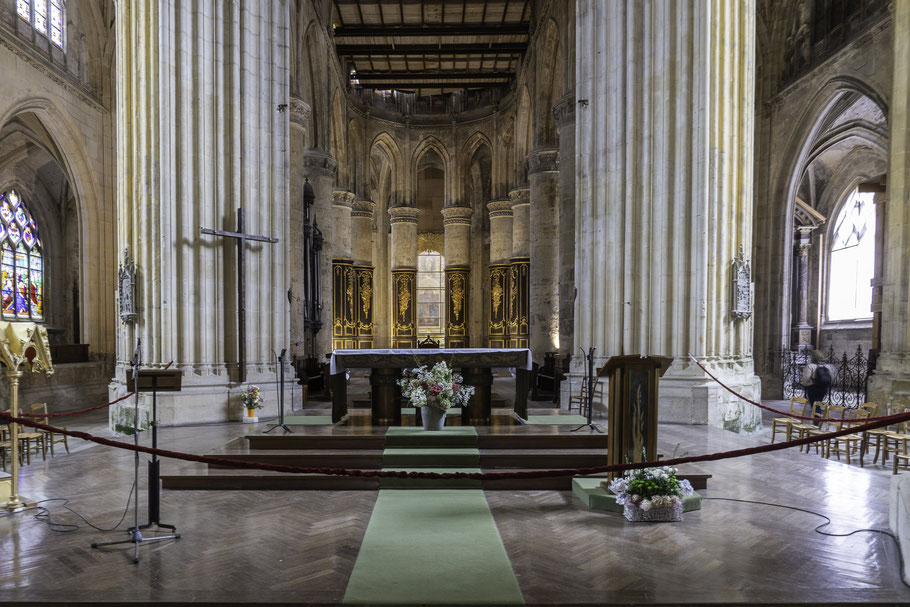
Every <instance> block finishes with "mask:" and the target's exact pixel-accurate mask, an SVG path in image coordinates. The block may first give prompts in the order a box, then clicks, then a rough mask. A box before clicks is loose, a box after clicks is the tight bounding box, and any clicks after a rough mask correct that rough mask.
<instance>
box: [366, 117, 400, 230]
mask: <svg viewBox="0 0 910 607" xmlns="http://www.w3.org/2000/svg"><path fill="white" fill-rule="evenodd" d="M379 160H382V161H383V162H384V163H385V166H387V167H388V175H387V178H388V180H389V187H388V194H387V200H383V201H382V204H383V208H385V206H393V205H396V204H399V203H401V202H402V201H404V200H406V192H405V180H404V166H403V165H402V163H401V149H400V148H399V147H398V144H397V143H395V140H394V139H392V136H391V135H389V133H388V132H386V131H383V132H381V133H379V134H378V135H376V136H375V137H374V138H373V141H372V143H370V164H371V166H372V165H374V164H376V165H377V170H378V169H379V168H380V167H379V166H378V165H379V164H380V163H379ZM377 195H378V194H372V193H371V196H377ZM372 200H373V202H376V203H377V205H378V204H379V203H380V201H379V200H376V198H375V197H373V198H372ZM377 209H378V207H377ZM374 217H375V215H374Z"/></svg>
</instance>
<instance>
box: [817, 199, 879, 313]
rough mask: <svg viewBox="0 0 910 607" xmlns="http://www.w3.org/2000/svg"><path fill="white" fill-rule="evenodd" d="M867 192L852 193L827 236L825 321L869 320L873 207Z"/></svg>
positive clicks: (873, 240) (872, 265)
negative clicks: (828, 257)
mask: <svg viewBox="0 0 910 607" xmlns="http://www.w3.org/2000/svg"><path fill="white" fill-rule="evenodd" d="M872 196H873V195H872V193H871V192H859V191H858V190H856V191H854V192H853V194H851V195H850V198H849V199H848V200H847V202H846V204H844V206H843V208H841V211H840V213H839V214H838V216H837V220H836V222H835V224H834V233H833V235H832V237H831V263H830V269H829V276H830V279H829V290H828V320H857V319H865V318H872V284H871V283H872V272H873V268H874V265H875V263H874V262H875V205H874V204H873V203H872Z"/></svg>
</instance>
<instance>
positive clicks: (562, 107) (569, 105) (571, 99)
mask: <svg viewBox="0 0 910 607" xmlns="http://www.w3.org/2000/svg"><path fill="white" fill-rule="evenodd" d="M553 116H554V117H555V118H556V124H557V125H558V126H566V125H568V124H574V123H575V93H574V92H572V93H569V94H568V95H564V96H562V97H560V98H559V99H558V100H557V101H556V103H554V104H553Z"/></svg>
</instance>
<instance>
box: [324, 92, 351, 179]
mask: <svg viewBox="0 0 910 607" xmlns="http://www.w3.org/2000/svg"><path fill="white" fill-rule="evenodd" d="M343 97H344V94H343V93H342V92H341V90H340V89H337V88H336V89H335V92H334V93H333V95H332V122H331V125H330V131H329V154H331V155H332V157H333V158H335V161H336V162H337V163H338V170H337V172H336V173H335V187H338V188H348V189H349V188H350V178H351V165H350V163H349V161H348V145H347V143H348V138H347V128H346V126H347V122H346V121H345V119H344V114H345V112H344V99H343Z"/></svg>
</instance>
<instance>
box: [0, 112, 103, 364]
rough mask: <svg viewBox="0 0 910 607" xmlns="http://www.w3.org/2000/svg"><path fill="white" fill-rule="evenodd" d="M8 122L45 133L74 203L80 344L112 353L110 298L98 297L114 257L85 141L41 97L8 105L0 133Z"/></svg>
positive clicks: (0, 116)
mask: <svg viewBox="0 0 910 607" xmlns="http://www.w3.org/2000/svg"><path fill="white" fill-rule="evenodd" d="M14 118H19V119H24V120H27V121H28V120H31V121H34V123H35V124H38V125H40V126H41V128H42V129H43V131H44V132H45V133H47V137H48V141H49V146H45V147H52V148H53V149H54V150H55V153H53V154H52V155H53V156H54V157H55V159H56V160H57V162H58V163H59V165H60V167H61V169H62V171H63V173H64V175H65V177H66V180H67V182H68V183H69V186H70V188H71V189H72V191H73V197H74V198H75V200H76V207H75V212H76V221H77V226H76V230H77V233H78V240H79V243H80V246H81V252H80V253H81V254H80V259H79V262H78V267H79V276H78V280H79V282H80V283H81V284H83V285H91V286H92V288H93V290H92V291H91V292H86V289H82V290H80V293H79V295H80V305H79V309H80V311H81V314H80V325H81V326H80V328H81V337H82V339H83V341H85V342H88V343H90V344H92V346H93V350H96V351H99V352H113V351H114V335H113V331H112V330H111V321H110V319H111V318H113V317H114V300H113V298H112V297H98V293H113V292H114V290H115V287H114V278H113V277H114V273H115V269H116V264H117V262H116V258H117V252H116V251H114V250H113V248H112V247H111V245H110V243H112V242H114V241H115V238H114V229H115V224H114V222H115V218H114V217H113V214H112V213H111V212H110V210H106V209H105V200H104V196H103V195H102V193H101V192H102V187H101V184H100V183H99V182H98V181H97V179H98V171H97V170H96V168H95V167H93V165H92V164H91V163H90V162H89V160H88V158H87V157H86V150H85V149H84V147H83V144H82V143H81V142H83V141H84V140H85V138H84V137H83V136H82V135H81V133H79V132H78V130H77V129H76V127H75V126H74V125H72V123H71V121H70V119H69V117H68V114H67V113H66V112H63V111H61V110H60V109H59V108H58V107H57V106H56V104H55V103H54V102H53V101H52V100H50V99H48V98H44V97H26V98H23V99H20V100H16V101H13V102H12V103H11V104H10V105H9V106H8V107H7V109H6V111H5V112H4V113H3V114H0V129H2V128H3V127H5V126H6V125H8V124H9V123H10V122H11V121H12V120H13V119H14Z"/></svg>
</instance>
